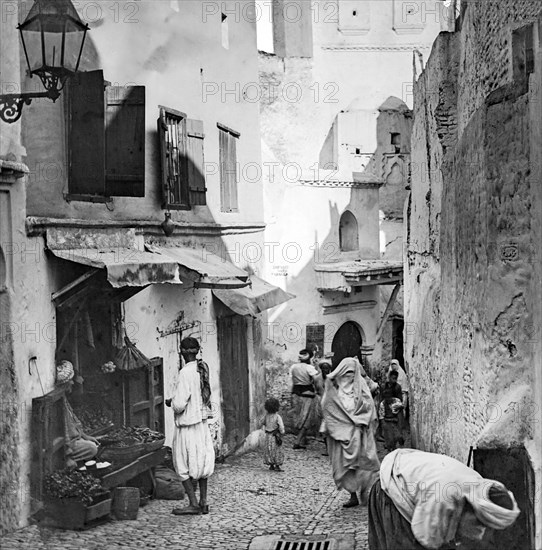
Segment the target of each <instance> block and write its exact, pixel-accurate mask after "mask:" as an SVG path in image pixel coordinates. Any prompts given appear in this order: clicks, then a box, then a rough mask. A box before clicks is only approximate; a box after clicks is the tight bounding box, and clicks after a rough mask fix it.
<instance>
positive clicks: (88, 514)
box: [44, 493, 111, 530]
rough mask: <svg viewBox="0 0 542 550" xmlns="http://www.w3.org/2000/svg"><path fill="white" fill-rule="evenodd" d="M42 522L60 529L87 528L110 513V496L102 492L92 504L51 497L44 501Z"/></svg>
mask: <svg viewBox="0 0 542 550" xmlns="http://www.w3.org/2000/svg"><path fill="white" fill-rule="evenodd" d="M45 507H46V518H45V521H44V523H46V524H47V525H50V526H53V527H58V528H60V529H71V530H81V529H88V528H89V527H92V526H93V525H94V524H96V523H97V522H99V521H100V520H104V519H107V518H108V517H109V514H110V513H111V498H110V494H109V493H104V495H102V496H101V497H99V498H97V499H96V500H95V501H94V502H93V503H92V504H89V505H86V504H83V503H82V502H80V501H78V500H75V499H71V498H68V499H51V500H48V501H47V502H46V505H45Z"/></svg>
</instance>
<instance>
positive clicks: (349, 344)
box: [331, 321, 363, 368]
mask: <svg viewBox="0 0 542 550" xmlns="http://www.w3.org/2000/svg"><path fill="white" fill-rule="evenodd" d="M362 345H363V335H362V330H361V328H360V327H359V325H358V324H357V323H354V322H353V321H347V322H346V323H344V324H343V325H342V326H341V327H340V328H339V330H338V331H337V332H336V333H335V336H334V337H333V342H332V343H331V351H332V352H333V359H332V365H333V368H335V367H336V366H337V365H338V364H339V363H340V362H341V361H342V360H343V359H344V358H345V357H358V356H359V354H360V347H361V346H362Z"/></svg>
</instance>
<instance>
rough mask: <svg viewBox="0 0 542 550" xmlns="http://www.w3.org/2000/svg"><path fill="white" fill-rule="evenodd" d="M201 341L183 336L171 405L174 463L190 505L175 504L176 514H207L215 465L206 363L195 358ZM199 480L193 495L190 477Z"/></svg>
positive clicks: (193, 488) (192, 484) (174, 511)
mask: <svg viewBox="0 0 542 550" xmlns="http://www.w3.org/2000/svg"><path fill="white" fill-rule="evenodd" d="M199 349H200V345H199V342H198V341H197V340H196V339H195V338H190V337H189V338H184V339H183V340H182V342H181V355H182V356H183V359H184V361H185V365H184V367H183V368H182V369H181V371H180V372H179V378H178V381H177V387H176V390H175V395H174V396H173V398H172V399H171V401H170V403H171V407H172V408H173V412H174V413H175V427H176V429H175V435H174V437H173V449H172V450H173V465H174V466H175V471H176V472H177V474H178V475H179V477H180V478H181V480H182V482H183V486H184V488H185V490H186V494H187V495H188V499H189V505H188V506H186V507H184V508H174V509H173V511H172V513H173V514H175V515H179V516H180V515H196V514H208V513H209V506H208V504H207V478H208V477H209V476H210V475H212V473H213V472H214V468H215V452H214V448H213V441H212V438H211V433H210V431H209V428H208V426H207V419H208V418H209V416H210V413H211V388H210V384H209V367H208V366H207V364H206V363H204V362H203V361H201V360H199V361H198V360H197V354H198V352H199ZM196 480H197V482H198V483H199V491H200V499H199V502H198V500H197V499H196V494H195V487H194V483H193V481H196Z"/></svg>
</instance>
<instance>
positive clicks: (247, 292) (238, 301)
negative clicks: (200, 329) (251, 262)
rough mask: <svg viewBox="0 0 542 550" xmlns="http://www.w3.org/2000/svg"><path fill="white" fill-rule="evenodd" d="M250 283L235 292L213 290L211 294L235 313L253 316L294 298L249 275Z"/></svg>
mask: <svg viewBox="0 0 542 550" xmlns="http://www.w3.org/2000/svg"><path fill="white" fill-rule="evenodd" d="M250 283H251V286H250V287H246V288H241V289H237V290H213V294H214V295H215V296H216V297H217V298H218V299H219V300H220V301H221V302H222V303H223V304H224V305H226V306H228V307H229V308H230V309H231V310H232V311H235V313H238V314H239V315H253V316H256V315H257V314H258V313H261V312H262V311H265V310H267V309H271V308H273V307H275V306H278V305H280V304H283V303H284V302H287V301H288V300H291V299H292V298H295V296H294V295H293V294H290V293H288V292H285V291H284V290H282V289H281V288H279V287H277V286H273V285H271V284H269V283H268V282H266V281H264V280H263V279H260V278H258V277H256V276H255V275H251V277H250Z"/></svg>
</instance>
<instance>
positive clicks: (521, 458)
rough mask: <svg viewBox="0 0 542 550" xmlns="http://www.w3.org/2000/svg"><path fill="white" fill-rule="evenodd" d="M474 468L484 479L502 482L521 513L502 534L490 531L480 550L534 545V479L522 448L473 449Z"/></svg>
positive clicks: (528, 460)
mask: <svg viewBox="0 0 542 550" xmlns="http://www.w3.org/2000/svg"><path fill="white" fill-rule="evenodd" d="M473 456H474V469H475V470H476V471H477V472H478V473H480V474H481V475H482V476H483V477H485V478H487V479H495V480H496V481H500V482H501V483H504V485H505V486H506V488H507V489H508V490H510V491H512V493H513V494H514V497H515V498H516V501H517V503H518V507H519V509H520V511H521V512H520V514H519V516H518V519H517V520H516V521H515V523H514V524H513V525H512V526H511V527H508V528H507V529H504V530H502V531H493V532H492V531H489V530H488V532H487V533H486V536H485V537H484V539H483V540H482V541H481V542H480V543H479V544H477V546H476V548H480V549H481V550H486V549H488V550H523V549H525V548H534V544H535V496H536V488H535V480H534V471H533V467H532V465H531V460H530V458H529V455H528V453H527V451H526V450H525V448H524V447H512V448H509V449H475V450H474V453H473Z"/></svg>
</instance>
